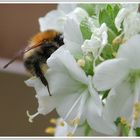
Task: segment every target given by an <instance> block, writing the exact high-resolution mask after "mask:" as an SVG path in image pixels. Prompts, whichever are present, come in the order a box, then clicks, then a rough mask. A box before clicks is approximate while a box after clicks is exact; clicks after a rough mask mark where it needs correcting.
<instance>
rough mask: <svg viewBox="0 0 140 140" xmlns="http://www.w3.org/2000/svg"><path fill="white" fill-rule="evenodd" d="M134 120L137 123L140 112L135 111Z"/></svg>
mask: <svg viewBox="0 0 140 140" xmlns="http://www.w3.org/2000/svg"><path fill="white" fill-rule="evenodd" d="M133 117H134V120H135V121H137V120H138V119H139V112H138V111H135V112H134V114H133Z"/></svg>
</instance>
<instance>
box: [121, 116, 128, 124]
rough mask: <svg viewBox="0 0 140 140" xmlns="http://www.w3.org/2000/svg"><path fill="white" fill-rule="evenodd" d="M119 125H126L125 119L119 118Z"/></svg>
mask: <svg viewBox="0 0 140 140" xmlns="http://www.w3.org/2000/svg"><path fill="white" fill-rule="evenodd" d="M120 123H121V124H123V125H125V124H127V123H126V119H125V118H124V117H121V118H120Z"/></svg>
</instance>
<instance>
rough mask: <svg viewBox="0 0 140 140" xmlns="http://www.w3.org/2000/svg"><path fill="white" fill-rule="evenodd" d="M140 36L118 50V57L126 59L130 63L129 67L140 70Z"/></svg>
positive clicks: (131, 39)
mask: <svg viewBox="0 0 140 140" xmlns="http://www.w3.org/2000/svg"><path fill="white" fill-rule="evenodd" d="M139 44H140V35H135V36H133V37H132V38H130V39H129V40H128V41H127V42H125V43H124V44H122V45H121V46H120V48H119V50H118V54H117V57H118V58H125V59H127V60H128V61H129V66H130V67H131V68H133V69H135V68H140V63H138V60H140V45H139Z"/></svg>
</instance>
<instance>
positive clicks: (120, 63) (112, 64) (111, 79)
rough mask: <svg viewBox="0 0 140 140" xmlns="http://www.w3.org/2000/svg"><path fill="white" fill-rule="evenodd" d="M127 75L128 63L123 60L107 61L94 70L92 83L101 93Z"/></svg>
mask: <svg viewBox="0 0 140 140" xmlns="http://www.w3.org/2000/svg"><path fill="white" fill-rule="evenodd" d="M127 74H128V62H127V61H126V60H125V59H121V58H120V59H112V60H107V61H104V62H103V63H101V64H100V65H98V66H97V67H96V68H95V75H94V78H93V83H94V85H95V87H96V88H97V89H98V90H100V91H102V90H107V89H110V88H112V87H114V86H115V85H116V84H118V82H120V81H121V80H122V79H123V78H124V77H125V76H126V75H127Z"/></svg>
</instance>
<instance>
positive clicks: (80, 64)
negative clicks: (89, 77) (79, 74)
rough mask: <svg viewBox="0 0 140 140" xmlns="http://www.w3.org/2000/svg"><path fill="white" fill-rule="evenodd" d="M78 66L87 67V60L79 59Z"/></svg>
mask: <svg viewBox="0 0 140 140" xmlns="http://www.w3.org/2000/svg"><path fill="white" fill-rule="evenodd" d="M77 64H78V65H79V66H80V67H84V66H85V60H84V59H79V60H78V61H77Z"/></svg>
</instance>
